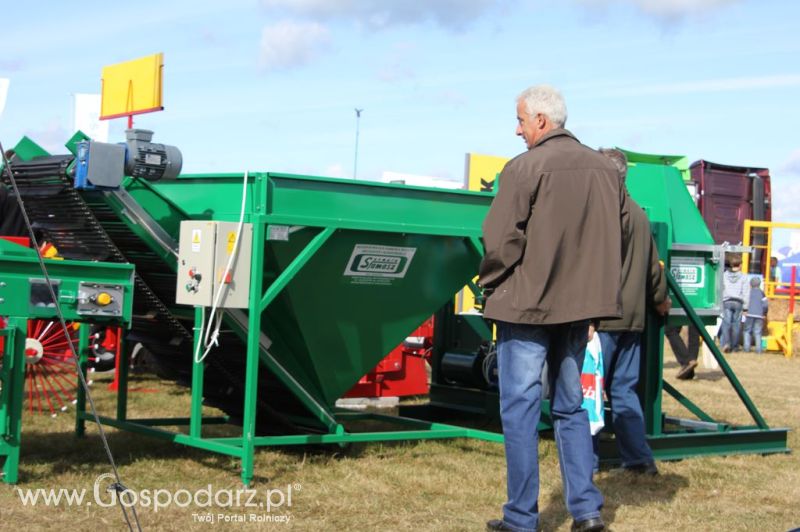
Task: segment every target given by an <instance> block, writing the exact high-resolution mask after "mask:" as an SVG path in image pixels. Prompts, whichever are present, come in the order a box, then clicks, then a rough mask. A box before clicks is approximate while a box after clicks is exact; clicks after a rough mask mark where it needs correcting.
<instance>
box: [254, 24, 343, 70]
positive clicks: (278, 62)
mask: <svg viewBox="0 0 800 532" xmlns="http://www.w3.org/2000/svg"><path fill="white" fill-rule="evenodd" d="M329 43H330V32H329V31H328V29H327V28H326V27H324V26H322V25H321V24H319V23H316V22H292V21H288V20H284V21H281V22H278V23H276V24H272V25H270V26H266V27H264V29H263V30H262V32H261V57H260V64H261V67H262V68H264V69H265V70H287V69H290V68H294V67H298V66H302V65H305V64H307V63H309V62H310V61H311V60H312V59H314V58H316V56H317V55H319V54H320V53H321V52H323V51H324V49H325V47H326V46H327V45H328V44H329Z"/></svg>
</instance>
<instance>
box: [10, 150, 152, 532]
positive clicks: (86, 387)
mask: <svg viewBox="0 0 800 532" xmlns="http://www.w3.org/2000/svg"><path fill="white" fill-rule="evenodd" d="M0 154H2V157H3V169H4V171H5V172H6V174H7V175H8V178H9V181H10V182H11V188H12V190H13V191H14V193H15V194H16V196H17V204H18V205H19V210H20V213H21V214H22V218H23V220H24V221H25V227H26V228H27V229H28V235H29V236H30V239H31V242H32V243H33V248H34V250H35V251H36V257H37V258H38V259H39V268H40V269H41V270H42V275H43V276H44V278H45V281H46V283H47V289H48V290H49V291H50V299H51V300H52V301H53V303H54V305H55V310H56V315H57V317H58V321H59V322H60V323H61V330H62V331H63V332H64V337H65V338H66V339H67V343H68V344H69V348H70V352H71V354H72V361H73V363H74V364H75V369H76V370H77V374H78V380H80V383H81V387H82V388H83V391H84V393H85V394H86V400H87V401H88V402H89V406H90V408H91V410H92V417H93V418H94V422H95V423H96V424H97V428H98V430H99V433H100V439H101V440H102V442H103V447H104V448H105V451H106V456H107V457H108V461H109V463H110V464H111V469H112V471H113V472H114V479H115V480H116V482H115V483H114V484H112V486H111V487H112V488H114V489H115V490H116V491H117V493H119V494H120V496H119V497H117V503H118V504H119V505H120V508H121V509H122V515H123V517H124V518H125V522H126V523H127V524H128V528H129V529H130V530H133V525H132V524H131V521H130V519H129V518H128V512H127V511H126V509H125V503H124V502H123V501H122V497H124V495H125V492H126V491H127V488H125V486H124V485H123V484H122V479H121V478H120V476H119V471H118V470H117V464H116V463H115V462H114V455H113V454H112V453H111V447H109V445H108V439H107V438H106V432H105V430H104V429H103V425H102V423H100V417H99V416H98V414H97V408H96V407H95V404H94V399H93V398H92V394H91V392H90V391H89V385H88V384H87V383H86V376H85V375H84V374H83V369H82V368H81V364H80V361H79V360H78V355H77V353H78V350H77V349H75V345H74V344H73V343H72V337H71V336H70V334H69V330H68V329H67V322H66V320H65V319H64V313H63V312H62V311H61V304H60V303H59V301H58V297H57V296H56V293H55V291H54V290H53V283H52V281H51V280H50V274H49V273H48V272H47V266H45V263H44V259H43V258H42V253H41V252H40V251H39V242H38V241H37V240H36V235H35V234H34V232H33V227H32V226H31V220H30V218H28V212H27V211H26V210H25V203H24V201H23V200H22V194H20V191H19V187H17V180H16V179H15V178H14V172H13V171H12V168H11V161H9V160H8V157H6V152H5V149H4V148H3V143H2V142H0ZM130 508H131V512H132V514H133V519H134V521H135V523H136V529H137V530H138V531H139V532H141V530H142V526H141V524H140V523H139V516H138V515H137V514H136V508H135V507H134V505H132V504H131V505H130Z"/></svg>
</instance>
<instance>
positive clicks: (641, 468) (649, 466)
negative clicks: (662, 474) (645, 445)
mask: <svg viewBox="0 0 800 532" xmlns="http://www.w3.org/2000/svg"><path fill="white" fill-rule="evenodd" d="M625 471H630V472H631V473H637V474H639V475H649V476H653V477H654V476H656V475H658V468H657V467H656V463H655V462H647V463H646V464H636V465H632V466H628V467H626V468H625Z"/></svg>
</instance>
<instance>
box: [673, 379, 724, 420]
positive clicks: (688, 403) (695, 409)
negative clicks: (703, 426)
mask: <svg viewBox="0 0 800 532" xmlns="http://www.w3.org/2000/svg"><path fill="white" fill-rule="evenodd" d="M664 391H665V392H667V393H668V394H670V395H671V396H672V397H673V398H674V399H675V400H676V401H678V403H680V404H681V405H682V406H683V407H684V408H686V409H687V410H688V411H689V412H691V413H692V414H694V415H695V416H697V418H698V419H701V420H703V421H708V422H709V423H715V421H714V418H712V417H711V416H709V415H708V414H706V413H705V412H704V411H703V409H702V408H700V407H699V406H697V405H696V404H694V402H692V400H691V399H689V398H688V397H686V396H685V395H683V394H682V393H681V392H679V391H678V390H677V389H676V388H675V387H674V386H672V385H671V384H670V383H668V382H667V381H664Z"/></svg>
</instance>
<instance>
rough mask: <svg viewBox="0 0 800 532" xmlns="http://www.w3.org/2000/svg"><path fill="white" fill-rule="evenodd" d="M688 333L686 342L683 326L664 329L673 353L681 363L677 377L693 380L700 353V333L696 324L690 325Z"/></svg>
mask: <svg viewBox="0 0 800 532" xmlns="http://www.w3.org/2000/svg"><path fill="white" fill-rule="evenodd" d="M686 334H687V342H686V343H684V341H683V338H681V327H666V328H665V329H664V336H666V337H667V341H668V342H669V346H670V347H671V348H672V354H673V355H675V360H677V361H678V364H680V365H681V369H679V370H678V373H677V374H676V375H675V377H676V378H678V379H681V380H692V379H694V371H695V368H697V355H698V354H699V353H700V333H699V332H698V330H697V329H695V327H694V325H689V326H688V327H687V332H686Z"/></svg>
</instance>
